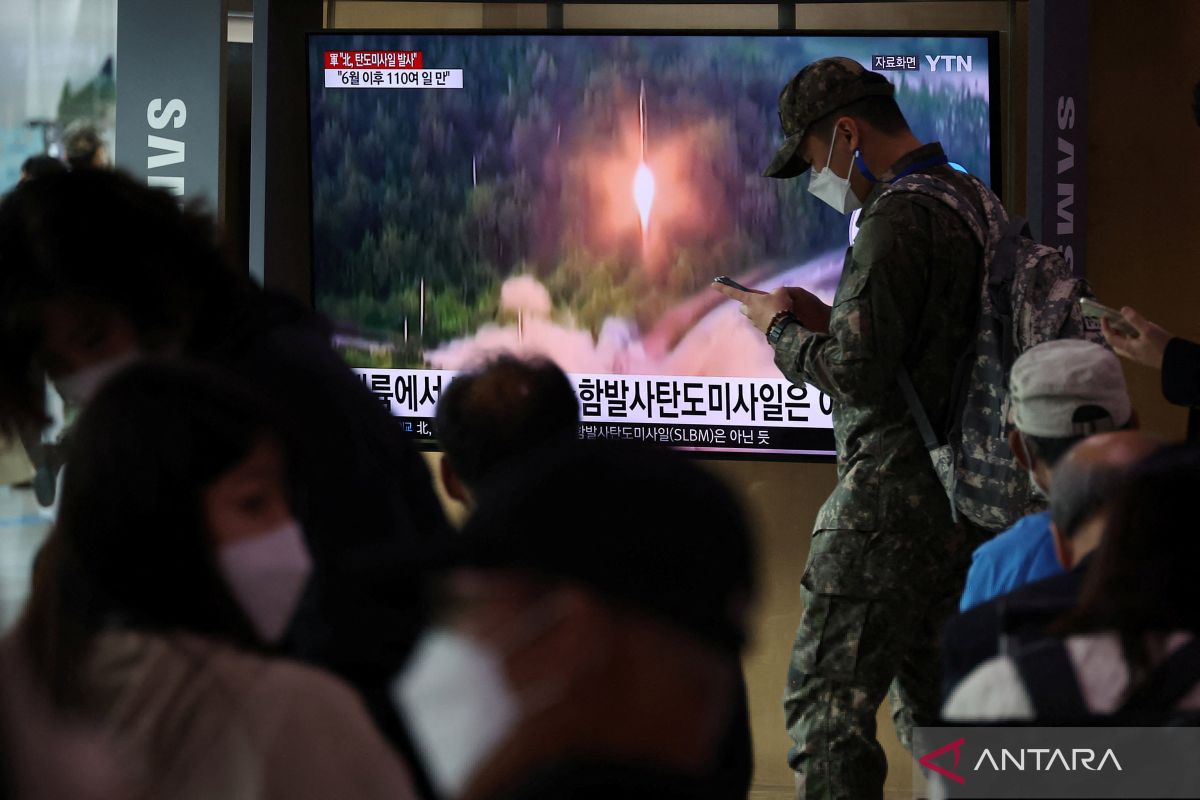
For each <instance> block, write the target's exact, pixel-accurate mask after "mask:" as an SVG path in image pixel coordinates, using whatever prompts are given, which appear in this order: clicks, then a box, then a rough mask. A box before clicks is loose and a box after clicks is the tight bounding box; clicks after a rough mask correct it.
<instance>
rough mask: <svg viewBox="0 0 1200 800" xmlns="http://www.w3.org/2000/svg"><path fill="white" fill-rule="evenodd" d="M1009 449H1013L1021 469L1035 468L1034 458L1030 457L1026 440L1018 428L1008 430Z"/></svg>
mask: <svg viewBox="0 0 1200 800" xmlns="http://www.w3.org/2000/svg"><path fill="white" fill-rule="evenodd" d="M1008 449H1009V450H1012V454H1013V457H1014V458H1016V459H1017V463H1018V464H1020V465H1021V469H1023V470H1025V471H1026V472H1028V471H1029V470H1031V469H1033V460H1032V459H1031V458H1030V457H1029V451H1027V450H1026V449H1025V441H1024V440H1023V439H1022V438H1021V432H1020V431H1018V430H1017V429H1016V428H1011V429H1010V430H1009V431H1008Z"/></svg>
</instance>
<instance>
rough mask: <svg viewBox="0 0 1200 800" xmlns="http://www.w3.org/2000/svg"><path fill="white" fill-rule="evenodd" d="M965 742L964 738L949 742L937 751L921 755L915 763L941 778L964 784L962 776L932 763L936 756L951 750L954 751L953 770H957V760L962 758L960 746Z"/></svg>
mask: <svg viewBox="0 0 1200 800" xmlns="http://www.w3.org/2000/svg"><path fill="white" fill-rule="evenodd" d="M966 741H967V740H966V738H962V739H959V740H958V741H954V742H951V743H950V744H948V745H946V746H945V747H939V748H938V749H937V750H934V751H933V752H932V753H926V754H925V755H923V756H921V757H920V758H919V759H917V761H918V762H919V763H920V764H921V766H922V767H925V768H926V769H931V770H933V771H934V772H936V773H937V774H939V775H941V776H942V777H943V778H949V779H950V780H952V781H954V782H956V783H966V782H967V780H966V778H964V777H963V776H962V775H958V774H957V773H954V772H951V771H950V770H948V769H946V768H945V767H942V766H939V765H938V764H935V763H933V760H934V759H935V758H937V757H938V756H940V755H942V754H943V753H946V752H947V751H950V750H953V751H954V768H955V769H958V760H959V758H961V757H962V746H963V744H964V743H965V742H966Z"/></svg>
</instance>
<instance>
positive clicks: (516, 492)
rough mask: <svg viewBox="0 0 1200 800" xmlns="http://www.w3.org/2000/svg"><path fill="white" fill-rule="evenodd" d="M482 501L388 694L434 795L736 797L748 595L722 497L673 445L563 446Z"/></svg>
mask: <svg viewBox="0 0 1200 800" xmlns="http://www.w3.org/2000/svg"><path fill="white" fill-rule="evenodd" d="M477 499H478V505H477V508H476V511H475V513H474V514H472V516H471V518H470V520H468V522H467V524H466V525H465V526H464V528H463V530H462V532H461V533H460V535H459V536H457V537H454V539H453V540H451V541H448V542H447V544H446V548H445V551H444V552H443V553H441V554H437V555H436V556H435V557H434V563H436V564H438V565H439V567H440V569H439V574H438V576H437V580H436V581H435V583H434V594H435V597H436V601H437V606H436V607H437V610H438V613H437V615H436V622H435V625H434V626H433V627H432V628H431V629H430V630H429V631H428V632H427V633H426V634H425V635H424V637H423V638H422V641H421V644H420V645H419V646H418V649H417V651H416V652H415V653H414V655H413V659H412V662H411V663H410V665H409V667H408V669H407V670H406V671H405V672H404V673H403V674H402V675H401V676H399V678H398V679H397V682H396V685H395V697H396V700H397V702H398V703H400V705H401V707H402V708H403V710H404V714H405V717H406V719H407V720H408V722H409V725H410V728H411V730H412V731H413V732H414V735H415V736H416V737H417V740H418V743H419V745H420V749H421V751H422V752H423V753H424V754H425V755H426V763H427V764H428V765H429V767H430V772H431V775H432V776H433V778H434V781H435V784H436V785H437V787H438V789H439V793H440V795H441V796H442V797H444V798H446V800H453V799H454V798H464V800H535V798H539V799H540V798H545V799H546V800H551V799H552V798H553V799H554V800H558V799H559V798H579V799H580V800H584V799H586V798H605V800H608V798H614V799H615V798H621V800H638V799H639V798H645V799H646V800H672V799H674V798H687V799H688V800H744V798H745V797H746V793H747V792H746V787H745V785H744V784H742V785H739V784H737V783H736V782H731V781H729V780H727V779H726V778H725V777H724V773H725V765H724V764H723V761H722V756H723V754H724V753H726V752H727V751H726V750H725V748H724V743H725V742H726V741H727V738H728V731H729V725H730V720H731V715H735V714H736V713H737V712H736V709H735V705H734V690H735V687H736V685H737V676H738V668H739V654H740V652H741V650H742V648H743V646H744V644H745V640H746V633H747V611H748V607H749V604H750V602H751V601H752V599H753V594H754V587H755V580H754V547H753V541H752V537H751V532H750V529H749V527H748V525H747V523H746V519H745V516H744V514H743V512H742V510H741V508H740V506H739V504H738V502H737V500H736V499H735V497H734V496H733V494H732V493H731V492H730V491H729V490H728V489H727V488H726V487H725V486H724V485H722V484H721V482H720V481H719V480H717V479H716V478H715V477H714V476H712V475H710V474H708V473H707V472H705V471H704V470H702V469H701V468H700V467H699V466H697V465H696V464H695V463H693V462H690V461H688V460H687V459H685V458H683V457H682V456H680V455H678V454H676V453H673V452H671V451H669V450H665V449H658V448H653V449H646V448H644V447H633V446H631V445H628V444H626V443H616V442H595V441H578V440H575V441H566V442H561V443H559V444H555V445H549V446H547V447H545V448H542V449H539V450H536V451H533V452H530V453H527V454H525V455H524V456H523V457H521V458H519V459H517V460H516V461H514V462H511V463H510V464H509V466H508V468H507V469H505V470H504V471H503V472H502V473H501V474H498V475H494V476H492V477H491V478H490V479H489V480H486V481H484V482H483V483H481V484H480V486H479V491H478V494H477ZM668 574H669V575H670V577H669V579H664V576H666V575H668Z"/></svg>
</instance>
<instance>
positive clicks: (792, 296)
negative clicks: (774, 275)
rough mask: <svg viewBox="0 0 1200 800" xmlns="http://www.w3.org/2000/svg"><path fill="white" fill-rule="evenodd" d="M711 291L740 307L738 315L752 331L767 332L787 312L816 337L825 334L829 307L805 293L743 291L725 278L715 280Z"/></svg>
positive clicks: (788, 289) (783, 289) (791, 288)
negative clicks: (751, 325)
mask: <svg viewBox="0 0 1200 800" xmlns="http://www.w3.org/2000/svg"><path fill="white" fill-rule="evenodd" d="M713 288H714V289H716V290H717V291H718V292H720V293H721V294H723V295H725V296H726V297H728V298H729V299H730V300H736V301H738V302H739V303H741V304H742V313H743V314H745V315H746V316H747V317H748V318H749V319H750V322H751V323H752V324H753V325H754V327H756V328H758V329H759V330H760V331H762V332H763V333H766V332H767V328H769V327H770V325H771V320H772V319H774V318H775V315H776V314H778V313H779V312H780V311H791V312H792V313H793V314H795V315H796V319H798V320H799V321H800V324H801V325H803V326H804V327H805V328H807V329H808V330H810V331H815V332H817V333H827V332H828V331H829V314H830V308H829V306H827V305H825V304H824V303H822V302H821V301H820V299H819V298H818V297H817V296H816V295H815V294H813V293H812V292H809V291H807V290H806V289H801V288H799V287H796V286H783V287H780V288H778V289H776V290H775V291H773V292H769V293H768V292H762V291H759V290H758V289H750V288H747V287H745V286H742V285H741V284H740V283H738V282H737V281H734V280H733V279H731V278H727V277H725V276H721V277H719V278H715V279H714V280H713Z"/></svg>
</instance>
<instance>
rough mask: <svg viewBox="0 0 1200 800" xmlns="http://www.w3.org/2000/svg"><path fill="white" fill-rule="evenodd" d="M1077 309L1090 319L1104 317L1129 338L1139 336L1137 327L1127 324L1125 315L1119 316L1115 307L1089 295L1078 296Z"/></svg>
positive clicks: (1119, 313)
mask: <svg viewBox="0 0 1200 800" xmlns="http://www.w3.org/2000/svg"><path fill="white" fill-rule="evenodd" d="M1079 310H1080V311H1081V312H1082V313H1083V315H1084V316H1085V317H1088V318H1090V319H1106V320H1108V324H1109V325H1111V326H1112V327H1113V328H1115V329H1116V330H1118V331H1120V332H1121V333H1123V334H1124V335H1126V336H1128V337H1129V338H1130V339H1136V338H1138V337H1139V336H1141V334H1140V333H1138V329H1137V328H1135V327H1133V326H1132V325H1130V324H1129V321H1128V320H1126V319H1125V317H1123V316H1121V312H1120V311H1117V310H1116V309H1115V308H1109V307H1108V306H1106V305H1104V304H1103V303H1097V302H1096V301H1095V300H1093V299H1092V298H1090V297H1081V298H1079Z"/></svg>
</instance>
